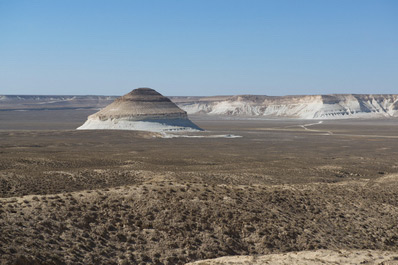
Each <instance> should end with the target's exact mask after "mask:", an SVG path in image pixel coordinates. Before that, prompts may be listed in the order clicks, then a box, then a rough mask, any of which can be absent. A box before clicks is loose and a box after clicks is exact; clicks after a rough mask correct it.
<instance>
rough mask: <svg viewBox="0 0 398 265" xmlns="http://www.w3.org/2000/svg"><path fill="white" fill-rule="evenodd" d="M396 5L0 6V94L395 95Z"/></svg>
mask: <svg viewBox="0 0 398 265" xmlns="http://www.w3.org/2000/svg"><path fill="white" fill-rule="evenodd" d="M397 13H398V1H394V0H380V1H373V0H353V1H344V0H329V1H316V0H303V1H294V0H282V1H264V0H251V1H243V0H217V1H209V0H203V1H176V0H170V1H161V0H148V1H125V0H119V1H94V0H87V1H77V0H71V1H48V0H38V1H27V0H15V1H0V32H1V33H2V34H1V36H2V40H1V41H0V94H19V95H40V94H41V95H115V94H116V95H123V94H125V93H127V92H129V91H130V90H132V89H134V88H137V87H142V86H148V87H152V88H154V89H156V90H157V91H159V92H160V93H162V94H164V95H179V96H214V95H239V94H252V95H269V96H283V95H307V94H311V95H318V94H394V93H398V74H397V73H398V49H397V48H396V47H398V34H397V28H398V16H396V14H397Z"/></svg>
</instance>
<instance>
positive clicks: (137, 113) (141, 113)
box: [77, 88, 201, 132]
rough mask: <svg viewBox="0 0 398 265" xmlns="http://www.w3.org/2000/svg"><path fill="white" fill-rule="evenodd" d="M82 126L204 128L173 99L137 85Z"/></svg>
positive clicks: (143, 129) (114, 128)
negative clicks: (193, 121) (172, 100)
mask: <svg viewBox="0 0 398 265" xmlns="http://www.w3.org/2000/svg"><path fill="white" fill-rule="evenodd" d="M77 129H78V130H140V131H151V132H167V131H195V130H201V129H200V128H199V127H198V126H197V125H195V124H194V123H192V122H191V121H190V120H189V119H188V116H187V113H186V112H185V111H183V110H181V109H180V108H179V107H177V105H175V104H174V103H173V102H171V101H170V99H168V98H166V97H164V96H162V95H161V94H159V93H158V92H156V91H155V90H153V89H150V88H137V89H135V90H133V91H131V92H130V93H128V94H126V95H124V96H122V97H120V98H118V99H116V100H115V101H114V102H112V103H111V104H109V105H108V106H106V107H105V108H104V109H102V110H100V111H98V112H97V113H94V114H93V115H90V116H89V117H88V119H87V121H86V122H85V123H84V124H83V125H82V126H80V127H79V128H77Z"/></svg>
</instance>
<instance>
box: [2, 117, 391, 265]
mask: <svg viewBox="0 0 398 265" xmlns="http://www.w3.org/2000/svg"><path fill="white" fill-rule="evenodd" d="M91 113H92V112H91ZM88 114H90V111H88V110H80V111H78V110H73V111H72V110H67V111H27V112H16V111H3V112H0V197H1V198H0V202H1V204H0V264H144V263H145V264H184V263H186V262H193V261H198V260H204V259H210V258H217V257H223V256H233V255H251V256H252V257H260V255H264V254H278V253H279V254H282V255H283V254H284V253H287V252H292V251H308V250H318V253H319V251H322V249H328V251H351V250H353V251H354V250H355V251H370V250H377V251H390V252H388V253H389V254H388V255H386V257H388V258H391V260H394V259H396V258H397V257H398V253H397V255H396V256H394V255H393V254H391V253H396V252H397V251H398V228H397V225H398V120H396V119H386V120H341V121H331V120H329V121H328V120H325V121H324V122H323V123H322V124H315V125H306V124H312V123H317V122H318V121H303V120H288V121H283V120H219V119H216V118H213V119H209V118H203V117H193V121H194V122H196V123H197V124H198V125H199V126H200V127H202V128H204V129H206V130H208V132H205V133H200V135H224V134H234V135H240V136H243V137H242V138H170V139H164V138H158V137H156V136H157V135H156V134H153V133H145V132H134V131H75V130H73V129H74V128H76V127H78V126H79V125H81V124H82V123H83V122H84V120H85V118H86V117H87V115H88ZM303 125H304V127H303ZM303 253H304V252H303ZM315 253H317V252H315ZM350 253H351V252H350ZM375 253H376V252H375ZM378 253H380V252H378ZM383 253H384V252H383ZM259 259H260V258H259ZM367 259H368V260H363V262H368V261H369V262H371V260H372V259H371V256H369V255H368V256H367ZM361 262H362V261H361ZM391 262H394V261H391ZM203 264H207V263H203ZM208 264H210V263H208ZM214 264H218V263H214ZM225 264H227V263H225ZM281 264H282V263H281ZM363 264H371V263H363ZM385 264H387V263H385ZM391 264H392V263H391Z"/></svg>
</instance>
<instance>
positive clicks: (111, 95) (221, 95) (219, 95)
mask: <svg viewBox="0 0 398 265" xmlns="http://www.w3.org/2000/svg"><path fill="white" fill-rule="evenodd" d="M155 90H156V89H155ZM129 92H130V91H128V92H126V93H123V94H118V95H117V94H108V95H105V94H0V96H54V97H60V96H100V97H101V96H104V97H121V96H123V95H125V94H127V93H129ZM158 92H159V91H158ZM161 94H163V93H161ZM339 94H341V95H398V92H396V93H329V94H288V95H267V94H247V93H246V94H244V93H243V94H214V95H189V96H187V95H167V94H163V95H164V96H166V97H227V96H243V95H249V96H270V97H284V96H318V95H325V96H326V95H339Z"/></svg>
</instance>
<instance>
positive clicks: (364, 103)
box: [0, 92, 398, 119]
mask: <svg viewBox="0 0 398 265" xmlns="http://www.w3.org/2000/svg"><path fill="white" fill-rule="evenodd" d="M156 93H157V92H156ZM129 94H130V93H129ZM130 96H131V97H134V95H133V94H132V95H130ZM116 98H117V97H110V96H8V95H7V96H1V95H0V111H9V110H63V109H93V110H98V109H100V108H104V107H106V106H107V105H109V104H110V103H112V102H113V100H115V99H116ZM170 99H171V100H172V101H173V102H174V103H175V104H177V106H178V107H180V108H181V109H182V110H184V111H186V112H187V113H188V114H193V115H206V116H221V117H242V118H245V117H253V118H255V117H258V118H261V117H264V118H295V119H347V118H380V117H384V118H395V117H398V95H397V94H332V95H307V96H306V95H304V96H302V95H299V96H263V95H237V96H214V97H170ZM137 111H138V109H137Z"/></svg>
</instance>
